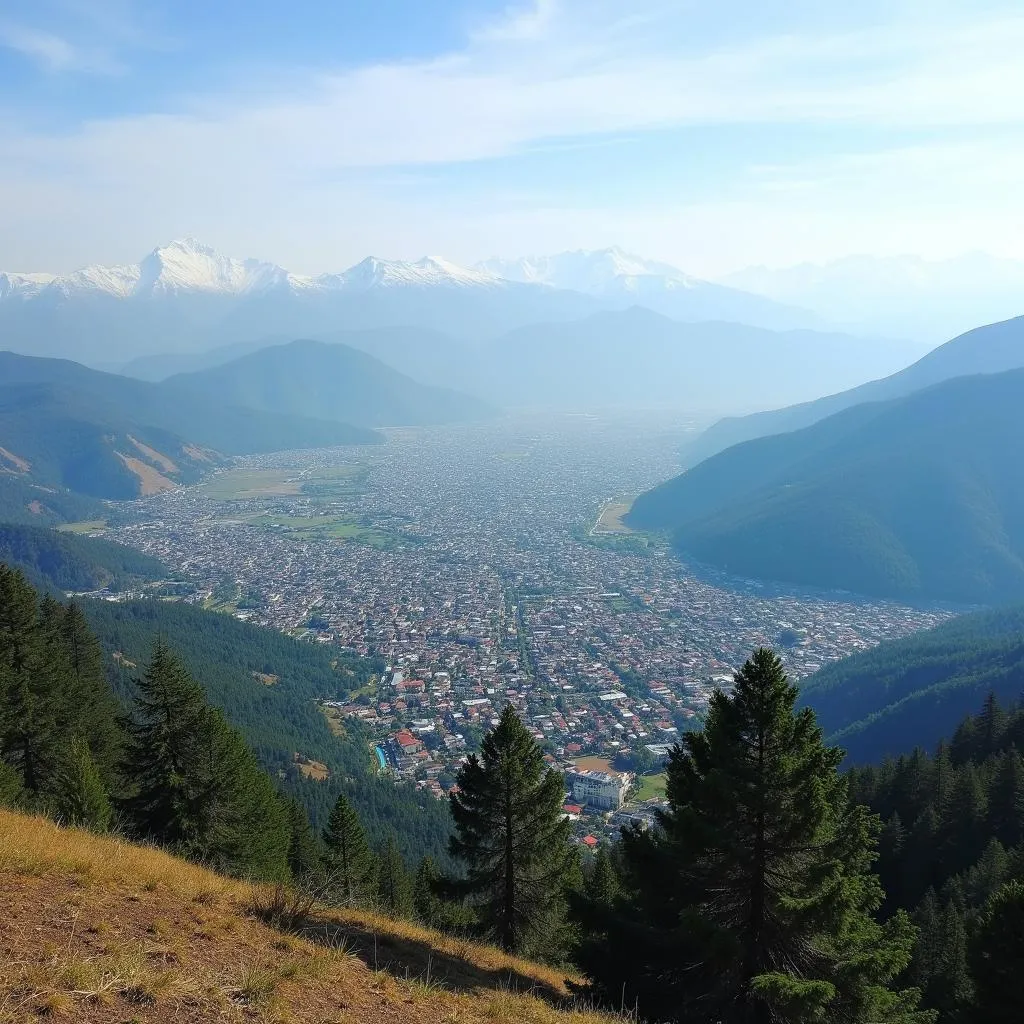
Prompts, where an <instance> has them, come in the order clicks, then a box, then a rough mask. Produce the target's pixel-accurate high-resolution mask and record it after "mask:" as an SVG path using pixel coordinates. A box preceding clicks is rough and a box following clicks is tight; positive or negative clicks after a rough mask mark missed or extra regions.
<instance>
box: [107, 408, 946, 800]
mask: <svg viewBox="0 0 1024 1024" xmlns="http://www.w3.org/2000/svg"><path fill="white" fill-rule="evenodd" d="M685 429H686V425H685V424H680V423H678V422H674V421H671V420H669V419H667V418H665V417H657V416H654V415H651V416H649V417H646V418H644V419H643V420H642V421H641V420H638V419H637V418H636V417H635V416H634V417H632V418H625V417H617V416H611V415H609V416H604V417H595V416H562V417H559V418H557V419H551V418H547V419H542V418H522V419H508V420H502V421H498V422H496V423H493V424H491V425H486V426H481V425H479V424H476V425H474V426H473V427H472V428H469V427H466V428H459V427H449V428H439V429H432V430H418V431H415V432H413V431H409V432H394V433H393V434H392V435H391V436H390V437H389V439H388V443H387V444H386V445H384V446H381V447H379V448H347V449H332V450H317V451H308V452H291V453H284V454H279V455H275V456H266V457H262V458H260V459H258V460H257V459H251V460H247V461H246V462H244V463H243V466H245V467H248V468H250V469H254V470H255V469H263V470H272V469H280V470H286V471H288V472H289V473H291V474H293V482H297V484H298V485H299V486H292V487H285V488H282V491H284V492H287V491H291V492H292V493H280V494H273V493H262V494H254V495H246V494H241V495H239V496H233V497H232V498H231V499H230V500H227V499H225V497H224V496H223V495H218V494H217V493H216V492H215V491H214V490H212V489H211V488H210V487H209V486H198V487H192V488H187V489H182V490H178V491H175V492H172V493H168V494H164V495H160V496H158V497H155V498H152V499H150V500H148V501H145V502H141V503H139V504H138V505H137V506H135V507H134V509H133V511H132V512H131V513H126V516H127V517H128V518H126V519H125V520H124V521H123V522H122V523H121V524H120V525H119V526H117V527H116V529H117V534H118V536H119V538H120V539H122V540H124V541H125V542H127V543H130V544H132V545H133V546H135V547H138V548H141V549H143V550H145V551H147V552H149V553H151V554H154V555H157V556H159V557H161V558H162V559H164V560H165V561H166V562H167V563H168V564H169V565H170V566H173V567H174V568H175V569H177V570H179V571H180V572H181V573H182V574H183V575H184V577H185V578H187V579H188V580H190V581H192V582H193V583H194V586H195V593H194V594H193V596H192V598H190V599H192V600H199V601H205V602H207V603H213V604H215V605H216V604H217V603H218V602H222V601H224V600H225V593H227V595H228V598H229V600H227V605H226V610H230V611H233V612H234V613H235V614H238V615H240V616H243V617H247V618H249V619H251V620H252V621H255V622H259V623H262V624H265V625H269V626H273V627H275V628H278V629H281V630H285V631H289V632H293V633H305V634H306V635H308V636H309V637H310V638H311V639H313V640H316V641H319V642H323V643H331V644H337V645H339V646H341V647H344V648H347V649H350V650H352V651H354V652H357V653H361V654H375V655H379V656H380V657H382V658H383V659H384V661H385V662H386V664H387V666H388V669H387V671H386V672H385V673H383V674H382V675H381V677H380V678H379V680H378V681H377V684H376V686H374V687H372V688H368V689H363V690H361V691H359V692H357V693H354V694H353V695H352V696H351V697H350V698H349V699H347V700H344V701H336V700H332V702H331V703H332V705H333V706H332V707H330V708H329V709H328V710H330V711H331V712H332V713H335V714H340V715H343V716H344V715H351V716H356V717H358V718H360V719H361V720H363V721H364V722H365V723H367V724H368V725H369V726H370V727H371V729H372V730H373V731H374V734H375V735H376V737H377V741H378V750H377V755H378V758H379V759H380V762H381V764H382V766H383V767H385V768H386V769H387V770H390V771H392V772H394V773H395V774H396V775H398V776H400V777H404V778H409V779H414V780H416V781H417V782H418V783H419V784H420V785H421V786H423V787H425V788H429V789H431V790H432V791H434V792H435V793H437V794H439V795H440V794H441V793H442V792H443V791H444V789H445V787H446V786H447V785H449V784H450V782H451V780H452V778H453V775H454V771H455V769H456V767H457V764H458V762H459V761H460V759H461V758H462V757H463V756H464V754H465V751H466V749H467V747H469V748H472V747H474V746H475V744H476V743H477V742H478V741H479V738H480V736H481V735H482V733H483V732H484V731H485V730H486V729H487V728H489V727H490V726H491V724H492V723H493V722H494V721H495V719H496V717H497V715H498V714H499V713H500V711H501V709H502V707H504V706H505V705H506V704H512V705H513V706H514V707H515V709H516V710H517V712H518V713H519V714H520V716H521V717H522V718H523V720H524V721H525V722H526V723H527V724H528V727H529V728H530V730H531V731H532V732H533V734H534V736H535V737H536V738H537V739H538V740H540V741H541V742H542V744H543V747H544V749H545V751H546V752H547V754H548V756H549V758H550V760H551V763H553V764H557V765H560V766H562V767H563V768H565V769H567V770H571V769H572V768H573V764H574V762H575V761H576V759H578V758H579V757H580V756H583V755H594V756H602V757H605V758H608V759H610V760H613V761H614V760H615V758H616V757H619V756H620V755H624V754H626V753H627V752H628V753H632V754H636V753H637V752H640V751H646V752H647V757H646V759H645V763H648V762H650V761H651V760H652V759H653V760H654V761H655V762H656V760H657V758H658V754H657V751H658V750H659V749H663V748H664V745H665V744H671V743H672V742H674V741H675V739H676V738H677V737H678V735H679V732H680V730H681V729H685V728H686V727H687V725H688V723H690V722H691V721H692V720H693V719H694V718H695V717H697V716H700V715H701V714H702V712H703V710H704V708H705V707H706V704H707V699H708V696H709V694H710V693H711V692H712V690H713V689H714V688H715V687H718V686H723V685H726V686H727V685H728V684H729V683H730V681H731V678H732V673H733V671H734V670H735V669H736V667H737V666H738V665H740V664H741V663H742V661H743V660H744V658H745V656H746V655H747V654H748V653H749V652H750V651H751V650H752V649H753V648H755V647H757V646H759V645H765V644H766V645H771V646H775V647H776V648H778V649H779V650H780V652H781V654H782V657H783V660H784V662H785V664H786V667H787V670H788V671H789V673H790V674H791V676H793V677H795V678H799V677H802V676H805V675H808V674H810V673H812V672H814V671H815V670H816V669H817V668H819V667H820V666H822V665H823V664H825V663H827V662H829V661H832V660H834V659H836V658H839V657H842V656H844V655H846V654H849V653H851V652H853V651H855V650H858V649H861V648H865V647H869V646H871V645H874V644H876V643H878V642H879V641H881V640H884V639H887V638H891V637H896V636H901V635H904V634H907V633H910V632H913V631H916V630H919V629H923V628H926V627H928V626H931V625H934V624H936V623H937V622H939V621H940V620H941V619H942V618H943V617H944V616H945V614H946V612H944V611H943V610H941V609H934V608H933V609H920V608H909V607H904V606H899V605H895V604H891V603H884V602H868V601H862V600H857V599H855V598H853V597H851V596H848V595H847V596H843V595H835V594H829V595H823V594H809V593H798V592H795V591H793V590H786V589H781V588H771V587H768V586H765V585H760V584H756V583H753V582H751V581H743V580H735V579H727V578H724V577H718V576H715V575H712V574H709V573H707V572H705V571H699V570H698V569H697V568H695V567H693V566H688V565H686V564H685V563H684V562H682V561H680V559H679V558H678V557H677V556H676V555H675V554H674V553H673V552H672V551H671V550H670V549H669V548H668V546H667V545H666V544H652V545H646V544H645V543H643V542H641V541H640V540H639V539H638V538H636V537H633V536H631V535H629V534H628V533H621V532H616V527H615V525H614V524H613V526H612V529H611V532H609V530H608V529H607V524H604V525H602V526H601V527H597V524H598V521H599V518H600V516H601V512H602V509H603V508H604V507H605V506H606V504H607V503H608V502H610V501H614V500H616V499H620V498H623V497H628V496H630V495H633V494H636V493H639V492H640V491H642V490H643V489H645V488H647V487H650V486H651V485H653V484H654V483H656V482H658V481H659V480H661V479H664V478H665V477H667V476H669V475H670V474H672V473H673V472H674V471H676V469H677V468H678V463H677V449H678V443H679V439H680V437H682V436H683V435H684V431H685ZM339 467H341V468H345V467H348V468H349V469H351V470H353V479H357V480H358V484H357V485H353V486H352V487H350V488H348V489H347V490H344V489H343V493H339V492H338V491H337V490H334V491H331V489H330V488H327V489H326V491H325V489H324V488H322V487H317V486H312V487H305V489H304V490H303V489H302V488H301V483H302V481H304V480H316V479H318V474H320V475H321V476H323V475H325V474H326V475H329V474H330V473H333V472H337V471H338V469H339ZM356 470H358V476H357V475H356V473H355V471H356ZM314 517H322V521H323V522H324V523H330V522H332V521H333V520H332V518H331V517H335V519H336V518H337V517H346V519H347V520H348V521H350V522H351V523H353V524H357V526H358V527H359V529H360V530H364V531H366V530H370V529H372V530H373V531H374V532H373V533H372V535H371V534H363V535H360V534H359V533H358V532H356V533H355V534H354V535H353V536H351V537H347V538H343V537H332V536H329V535H327V532H325V533H324V534H322V535H318V534H317V533H316V532H315V531H311V530H310V529H308V528H305V527H304V528H302V529H297V528H295V527H290V526H289V525H288V524H293V523H298V522H305V523H308V522H309V521H310V520H311V519H314ZM602 522H603V521H602ZM231 595H234V601H231V600H230V597H231ZM325 696H327V695H325ZM647 748H652V750H648V749H647ZM652 751H653V752H652ZM641 759H644V758H643V755H641ZM577 802H580V801H577Z"/></svg>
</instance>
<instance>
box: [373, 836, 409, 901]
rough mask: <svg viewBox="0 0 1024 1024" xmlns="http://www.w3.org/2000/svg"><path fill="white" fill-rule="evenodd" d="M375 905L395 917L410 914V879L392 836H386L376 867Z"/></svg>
mask: <svg viewBox="0 0 1024 1024" xmlns="http://www.w3.org/2000/svg"><path fill="white" fill-rule="evenodd" d="M377 905H378V906H379V907H380V908H381V909H382V910H384V911H385V912H386V913H388V914H392V915H393V916H395V917H410V916H412V910H413V907H412V879H411V878H410V877H409V872H408V871H407V870H406V867H405V861H403V860H402V855H401V853H399V852H398V845H397V844H396V843H395V837H394V836H390V835H389V836H388V838H387V842H386V843H385V844H384V850H383V851H382V852H381V856H380V862H379V866H378V869H377Z"/></svg>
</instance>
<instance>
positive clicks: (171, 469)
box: [128, 434, 181, 473]
mask: <svg viewBox="0 0 1024 1024" xmlns="http://www.w3.org/2000/svg"><path fill="white" fill-rule="evenodd" d="M128 440H129V441H131V443H132V444H133V445H135V447H136V448H138V449H139V451H140V452H142V454H143V455H145V456H146V458H147V459H149V461H150V462H155V463H156V464H157V465H158V466H159V467H160V468H161V469H162V470H163V471H164V472H165V473H180V472H181V470H180V469H178V467H177V466H176V465H175V464H174V462H172V461H171V460H170V459H169V458H168V457H167V456H166V455H164V453H163V452H158V451H157V450H156V449H155V448H150V447H149V445H148V444H143V443H142V442H141V441H140V440H139V439H138V438H136V437H132V435H131V434H129V435H128Z"/></svg>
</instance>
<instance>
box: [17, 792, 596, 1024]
mask: <svg viewBox="0 0 1024 1024" xmlns="http://www.w3.org/2000/svg"><path fill="white" fill-rule="evenodd" d="M271 896H272V894H271V892H270V891H269V890H268V889H266V888H265V887H262V886H255V885H251V884H248V883H245V882H240V881H235V880H232V879H227V878H224V877H222V876H220V875H216V874H213V873H212V872H209V871H206V870H204V869H203V868H200V867H197V866H195V865H193V864H189V863H187V862H185V861H182V860H178V859H176V858H174V857H171V856H169V855H168V854H165V853H162V852H160V851H157V850H153V849H149V848H146V847H139V846H134V845H132V844H129V843H126V842H123V841H121V840H118V839H112V838H101V837H98V836H94V835H91V834H89V833H87V832H81V831H78V830H74V829H63V828H59V827H57V826H56V825H54V824H53V823H52V822H50V821H48V820H46V819H43V818H36V817H27V816H25V815H20V814H15V813H12V812H8V811H2V810H0V1024H13V1022H19V1024H20V1022H24V1021H38V1020H39V1018H40V1017H41V1016H42V1017H50V1018H63V1019H66V1020H69V1021H81V1022H83V1024H115V1022H116V1024H142V1022H147V1024H148V1022H152V1024H157V1022H164V1021H175V1022H180V1024H199V1022H204V1024H206V1022H218V1021H232V1022H233V1021H239V1022H241V1021H257V1022H267V1024H270V1022H275V1024H287V1022H295V1024H300V1022H301V1024H306V1022H309V1024H350V1022H351V1024H356V1022H359V1024H383V1022H398V1021H424V1022H430V1024H435V1022H436V1024H513V1022H516V1024H518V1022H525V1024H609V1022H610V1021H612V1020H613V1018H611V1017H608V1016H606V1015H603V1014H599V1013H593V1012H590V1011H589V1010H588V1009H586V1008H583V1007H580V1006H578V1005H577V1004H575V1003H574V1002H573V1000H572V998H571V997H570V995H569V991H568V988H567V982H568V981H571V980H577V979H571V978H567V977H566V975H565V973H564V972H561V971H556V970H552V969H551V968H547V967H543V966H540V965H538V964H533V963H528V962H526V961H522V960H518V959H515V958H512V957H508V956H506V955H505V954H503V953H501V952H500V951H498V950H496V949H492V948H489V947H485V946H479V945H475V944H473V943H469V942H465V941H461V940H458V939H453V938H450V937H447V936H443V935H441V934H439V933H437V932H433V931H430V930H428V929H424V928H420V927H418V926H416V925H413V924H410V923H409V922H405V921H394V920H391V919H388V918H386V917H381V916H379V915H375V914H370V913H363V912H349V911H344V912H339V911H327V910H325V911H319V910H318V911H314V912H313V913H312V914H311V915H310V916H309V917H308V918H307V919H306V921H305V923H304V924H303V926H302V927H301V928H300V929H298V930H297V931H295V932H291V933H285V932H282V931H279V930H276V929H274V928H272V927H270V926H268V925H267V924H264V923H263V922H262V921H261V920H260V913H259V912H260V908H261V907H265V906H267V905H268V904H269V901H270V899H271Z"/></svg>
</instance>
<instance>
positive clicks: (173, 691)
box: [125, 640, 289, 879]
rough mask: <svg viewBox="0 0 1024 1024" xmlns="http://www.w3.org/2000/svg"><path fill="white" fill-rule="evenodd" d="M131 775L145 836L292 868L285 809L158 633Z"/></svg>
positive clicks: (133, 732)
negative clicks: (159, 637) (159, 638)
mask: <svg viewBox="0 0 1024 1024" xmlns="http://www.w3.org/2000/svg"><path fill="white" fill-rule="evenodd" d="M126 753H127V760H126V763H125V775H126V777H127V778H128V779H130V780H132V782H133V783H134V787H135V788H134V792H133V793H132V795H131V796H130V797H129V798H128V800H127V801H126V808H127V810H128V812H129V815H130V816H131V818H132V820H133V823H134V825H135V827H136V829H137V831H139V832H140V833H141V834H142V835H143V836H146V837H149V838H151V839H155V840H156V841H158V842H161V843H164V844H166V845H168V846H171V847H172V848H174V849H176V850H178V851H179V852H181V853H182V854H184V855H185V856H188V857H192V858H194V859H198V860H203V861H207V862H209V863H210V864H211V865H213V866H214V867H217V868H219V869H220V870H223V871H228V872H231V873H233V874H239V875H251V876H253V877H257V878H268V879H275V878H282V877H285V876H286V875H287V873H288V864H287V857H288V838H289V833H288V827H287V822H286V816H285V810H284V807H283V806H282V804H281V801H280V799H279V798H278V796H277V794H276V792H275V791H274V788H273V785H272V783H271V782H270V778H269V776H267V774H266V773H265V772H264V771H262V770H261V769H260V767H259V765H258V764H257V762H256V759H255V757H254V755H253V753H252V751H251V750H250V749H249V748H248V746H246V744H245V741H244V740H243V739H242V737H241V736H240V735H239V733H237V732H236V731H235V730H234V729H233V728H231V726H230V725H229V724H228V723H227V721H226V720H225V719H224V716H223V715H222V714H221V712H220V711H219V710H216V709H213V708H210V707H208V706H207V704H206V698H205V695H204V694H203V690H202V688H201V687H200V686H199V684H198V683H196V682H195V680H193V679H192V678H191V677H190V676H189V674H188V673H187V672H186V671H185V668H184V666H183V665H182V664H181V662H180V661H179V660H178V659H177V658H176V657H175V656H174V655H173V654H172V653H171V652H170V651H169V650H168V649H167V647H166V645H164V644H163V643H162V642H161V641H159V640H158V641H157V643H156V644H155V646H154V649H153V656H152V659H151V661H150V665H149V668H148V669H147V671H146V674H145V677H144V678H143V679H142V680H140V681H139V682H138V685H137V692H136V695H135V699H134V715H133V720H132V722H131V726H130V736H129V744H128V748H127V752H126Z"/></svg>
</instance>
